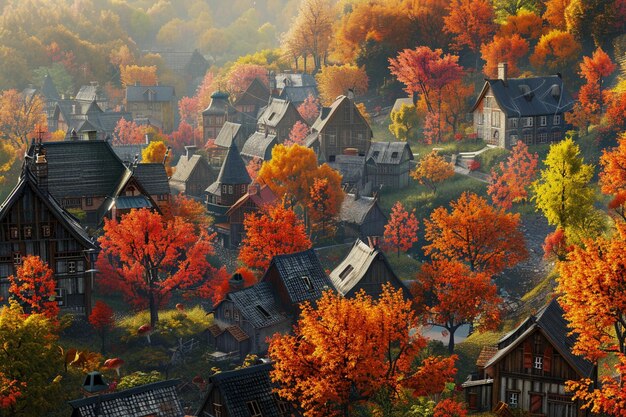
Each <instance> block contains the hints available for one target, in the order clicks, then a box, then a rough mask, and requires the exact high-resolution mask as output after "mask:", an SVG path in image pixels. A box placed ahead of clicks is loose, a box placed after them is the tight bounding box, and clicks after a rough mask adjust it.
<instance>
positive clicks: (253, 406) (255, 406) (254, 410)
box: [246, 401, 263, 417]
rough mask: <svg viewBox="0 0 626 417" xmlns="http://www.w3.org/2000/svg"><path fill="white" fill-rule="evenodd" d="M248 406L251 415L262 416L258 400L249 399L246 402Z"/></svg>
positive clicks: (252, 416) (251, 416) (253, 416)
mask: <svg viewBox="0 0 626 417" xmlns="http://www.w3.org/2000/svg"><path fill="white" fill-rule="evenodd" d="M246 405H247V406H248V411H249V412H250V417H262V416H263V414H261V408H259V403H258V402H256V401H248V402H247V403H246Z"/></svg>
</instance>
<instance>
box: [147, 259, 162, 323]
mask: <svg viewBox="0 0 626 417" xmlns="http://www.w3.org/2000/svg"><path fill="white" fill-rule="evenodd" d="M148 274H149V276H150V281H149V284H148V285H149V288H150V289H149V292H148V299H149V302H150V327H152V328H153V329H154V328H155V326H156V324H157V323H158V322H159V306H158V305H157V303H156V300H155V298H154V277H153V276H152V274H153V272H152V270H150V271H149V272H148Z"/></svg>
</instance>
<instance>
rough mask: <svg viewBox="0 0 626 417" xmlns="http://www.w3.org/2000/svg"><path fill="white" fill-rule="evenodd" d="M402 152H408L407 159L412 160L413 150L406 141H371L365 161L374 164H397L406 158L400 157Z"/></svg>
mask: <svg viewBox="0 0 626 417" xmlns="http://www.w3.org/2000/svg"><path fill="white" fill-rule="evenodd" d="M404 152H408V155H409V160H411V161H412V160H413V159H414V158H413V152H412V151H411V147H410V146H409V144H408V143H406V142H372V144H371V146H370V149H369V151H368V152H367V158H366V160H367V161H370V160H371V161H373V162H374V163H375V164H385V165H397V164H399V163H401V162H405V161H406V160H403V159H402V156H403V155H404Z"/></svg>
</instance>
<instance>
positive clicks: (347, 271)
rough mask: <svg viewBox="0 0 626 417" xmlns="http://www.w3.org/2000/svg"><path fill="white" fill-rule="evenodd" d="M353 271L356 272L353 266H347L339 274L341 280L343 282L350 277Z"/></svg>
mask: <svg viewBox="0 0 626 417" xmlns="http://www.w3.org/2000/svg"><path fill="white" fill-rule="evenodd" d="M352 271H354V267H353V266H352V265H348V266H346V267H345V268H344V269H343V271H341V273H340V274H339V278H341V279H342V280H344V279H346V277H347V276H348V275H350V272H352Z"/></svg>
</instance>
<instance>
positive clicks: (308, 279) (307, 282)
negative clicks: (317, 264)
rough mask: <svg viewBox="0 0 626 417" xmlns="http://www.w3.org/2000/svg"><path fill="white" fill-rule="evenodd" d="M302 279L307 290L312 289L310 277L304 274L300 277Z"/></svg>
mask: <svg viewBox="0 0 626 417" xmlns="http://www.w3.org/2000/svg"><path fill="white" fill-rule="evenodd" d="M302 281H304V286H305V287H306V289H307V290H309V291H311V290H312V289H313V284H311V278H309V277H307V276H306V275H305V276H303V277H302Z"/></svg>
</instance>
